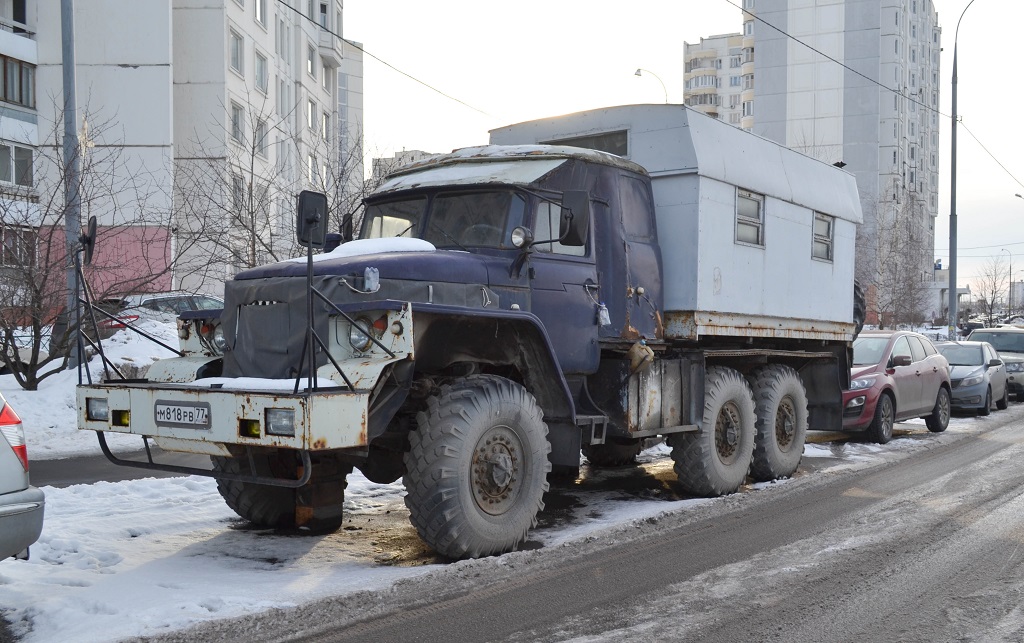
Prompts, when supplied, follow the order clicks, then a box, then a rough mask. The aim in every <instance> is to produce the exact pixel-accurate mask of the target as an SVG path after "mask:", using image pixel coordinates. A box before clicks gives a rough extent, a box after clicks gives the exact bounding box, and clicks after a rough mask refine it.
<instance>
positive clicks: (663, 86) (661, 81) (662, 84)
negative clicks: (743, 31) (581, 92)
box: [633, 0, 974, 105]
mask: <svg viewBox="0 0 1024 643" xmlns="http://www.w3.org/2000/svg"><path fill="white" fill-rule="evenodd" d="M971 2H974V0H971ZM642 71H646V72H647V73H648V74H650V75H651V76H654V77H655V78H656V79H657V80H658V82H659V83H661V91H663V92H665V104H666V105H668V90H667V89H665V81H663V80H662V79H661V78H660V77H659V76H658V74H656V73H654V72H653V71H651V70H649V69H640V68H637V70H636V72H634V73H633V75H634V76H643V74H641V73H640V72H642Z"/></svg>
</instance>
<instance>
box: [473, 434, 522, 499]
mask: <svg viewBox="0 0 1024 643" xmlns="http://www.w3.org/2000/svg"><path fill="white" fill-rule="evenodd" d="M522 452H523V445H522V442H521V441H520V440H519V436H518V435H516V433H515V431H513V430H512V429H511V428H510V427H508V426H504V425H498V426H494V427H491V428H490V429H488V430H487V431H485V432H484V434H483V435H482V436H481V437H480V439H479V440H478V441H477V443H476V448H475V449H474V451H473V465H472V473H471V475H470V478H471V479H470V484H471V485H472V488H473V498H474V500H476V504H477V506H478V507H479V508H480V510H481V511H483V512H485V513H488V514H490V515H492V516H500V515H501V514H503V513H505V512H506V511H508V510H509V509H511V508H512V507H513V506H515V503H516V499H517V498H518V497H519V491H520V488H521V483H520V479H521V477H522V476H521V475H520V470H519V469H520V467H521V465H522V458H521V454H522Z"/></svg>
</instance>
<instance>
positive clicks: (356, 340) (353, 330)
mask: <svg viewBox="0 0 1024 643" xmlns="http://www.w3.org/2000/svg"><path fill="white" fill-rule="evenodd" d="M372 325H373V322H372V321H370V320H369V319H367V318H366V317H359V318H358V319H356V323H354V324H352V325H351V326H350V327H349V329H348V343H349V344H351V346H352V348H354V349H356V350H357V351H365V350H366V349H367V348H369V347H370V336H369V335H367V334H366V333H364V332H363V331H361V330H359V329H360V328H366V329H370V328H371V327H372Z"/></svg>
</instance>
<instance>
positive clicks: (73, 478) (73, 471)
mask: <svg viewBox="0 0 1024 643" xmlns="http://www.w3.org/2000/svg"><path fill="white" fill-rule="evenodd" d="M152 452H153V459H154V461H156V462H160V463H165V464H173V465H176V466H183V467H196V468H200V469H209V468H210V458H209V457H207V456H200V455H192V454H188V453H173V452H168V451H161V450H160V449H159V448H157V447H153V448H152ZM115 455H116V456H117V457H118V458H121V459H129V460H136V461H140V462H145V461H146V452H145V451H136V452H131V453H116V454H115ZM29 466H30V469H29V475H30V476H31V477H32V484H33V485H34V486H36V487H44V486H50V487H69V486H71V485H75V484H91V483H93V482H100V481H105V482H120V481H121V480H136V479H139V478H169V477H172V476H180V475H183V474H181V473H169V472H165V471H155V470H152V469H139V468H136V467H127V466H118V465H115V464H113V463H112V462H110V460H107V458H106V456H103V455H96V456H86V457H75V458H67V459H64V460H32V461H31V463H30V464H29Z"/></svg>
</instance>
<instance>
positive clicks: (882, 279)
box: [873, 187, 932, 327]
mask: <svg viewBox="0 0 1024 643" xmlns="http://www.w3.org/2000/svg"><path fill="white" fill-rule="evenodd" d="M883 194H884V195H885V196H888V195H889V194H893V195H894V198H893V199H891V200H889V199H881V200H879V201H878V202H877V204H876V208H875V212H874V213H873V216H875V217H876V218H877V219H876V221H877V258H878V261H877V266H878V268H877V270H878V272H877V279H876V280H875V283H876V292H877V306H878V313H879V323H880V325H881V326H883V327H884V326H886V325H888V326H897V325H899V324H919V323H921V322H922V321H923V319H924V315H923V310H924V308H925V307H926V305H927V301H928V292H929V291H928V288H927V284H926V277H927V275H928V272H929V270H930V268H931V265H932V262H931V257H928V256H926V255H925V248H926V244H925V243H924V241H925V235H926V234H927V225H926V217H927V213H926V212H925V211H924V208H923V207H922V204H921V202H920V201H919V200H917V199H916V198H915V195H914V193H913V192H910V191H908V190H905V189H900V188H899V187H897V188H895V189H890V190H887V191H885V192H884V193H883Z"/></svg>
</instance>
